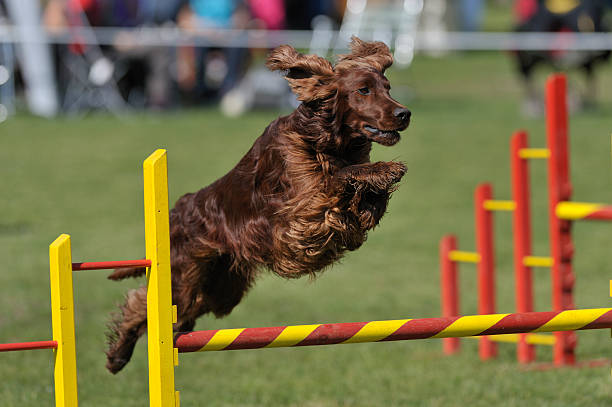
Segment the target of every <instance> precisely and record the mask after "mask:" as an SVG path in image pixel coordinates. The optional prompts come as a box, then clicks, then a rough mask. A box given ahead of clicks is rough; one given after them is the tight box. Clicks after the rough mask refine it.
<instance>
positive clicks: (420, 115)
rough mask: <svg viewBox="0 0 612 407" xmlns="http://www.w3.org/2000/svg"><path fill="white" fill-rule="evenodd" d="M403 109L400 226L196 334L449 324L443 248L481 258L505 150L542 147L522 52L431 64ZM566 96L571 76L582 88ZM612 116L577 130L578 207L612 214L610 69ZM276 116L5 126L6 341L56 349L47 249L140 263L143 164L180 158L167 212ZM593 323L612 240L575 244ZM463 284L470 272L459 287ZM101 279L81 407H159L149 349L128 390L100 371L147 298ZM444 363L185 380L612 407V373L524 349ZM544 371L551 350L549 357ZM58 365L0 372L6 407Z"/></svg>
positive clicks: (123, 378) (218, 393)
mask: <svg viewBox="0 0 612 407" xmlns="http://www.w3.org/2000/svg"><path fill="white" fill-rule="evenodd" d="M389 75H390V78H391V83H392V85H393V86H394V89H393V91H392V92H393V94H394V95H395V96H396V97H397V98H398V99H399V100H400V101H402V102H404V103H406V104H407V105H409V107H410V108H411V109H412V111H413V118H414V120H413V123H412V125H411V127H410V129H409V130H408V131H407V132H405V133H404V137H403V139H402V141H401V142H400V143H399V144H398V145H397V146H394V147H392V148H385V147H382V146H375V147H374V151H373V153H372V159H373V160H388V159H399V160H402V161H404V162H406V163H407V165H408V169H409V172H408V173H407V175H406V176H405V177H404V180H403V182H402V185H401V188H400V189H399V191H398V192H396V194H395V195H394V197H393V199H392V201H391V205H390V208H389V213H388V214H387V215H386V217H385V218H384V219H383V221H382V223H381V225H380V227H379V228H377V229H376V230H374V231H373V232H372V233H371V234H370V236H369V239H368V242H366V244H365V245H364V246H363V247H362V248H361V249H360V250H358V251H356V252H354V253H350V254H348V255H347V256H346V258H345V259H344V260H343V261H342V263H341V264H338V265H336V266H335V267H333V268H332V269H331V270H329V271H328V272H326V273H324V274H323V275H321V276H320V277H319V278H318V279H316V280H315V281H314V282H313V281H309V280H307V279H305V280H299V281H285V280H282V279H280V278H277V277H273V276H271V275H269V274H265V275H263V276H262V278H261V279H260V281H259V282H258V284H257V285H256V287H255V289H254V290H253V291H252V292H251V293H250V294H249V296H248V297H247V298H246V300H245V301H243V302H242V303H241V304H240V305H239V306H238V307H237V308H236V309H235V311H234V312H233V313H232V315H231V316H229V317H228V318H225V319H223V320H214V319H212V318H210V317H204V318H201V319H200V320H199V321H198V324H197V327H196V329H213V328H223V327H227V328H234V327H254V326H274V325H284V324H302V323H316V322H349V321H367V320H378V319H398V318H407V317H435V316H438V315H439V313H440V311H439V278H438V264H437V246H438V241H439V239H440V237H441V236H442V235H443V234H445V233H449V232H454V233H456V234H457V235H458V236H459V242H460V246H461V248H462V249H465V250H471V249H472V248H473V246H474V244H473V240H474V234H473V227H472V222H473V217H472V193H473V188H474V187H475V185H476V184H477V183H478V182H481V181H491V182H493V183H494V188H495V194H496V196H497V197H499V198H501V199H504V198H505V199H507V198H509V195H510V189H509V161H508V159H509V157H508V156H509V153H508V144H509V137H510V135H511V133H512V131H513V130H515V129H519V128H524V129H527V130H528V131H529V132H530V134H531V141H532V145H533V146H543V144H544V122H543V120H542V119H527V118H524V117H523V116H521V115H520V108H519V104H520V103H519V102H520V92H519V89H518V87H517V85H516V81H515V77H514V74H513V72H512V70H511V65H510V61H509V57H508V55H505V54H493V53H472V54H463V55H451V56H447V57H445V58H442V59H432V58H428V57H420V58H418V59H417V60H416V62H415V63H414V65H413V66H412V67H411V68H410V69H408V70H402V71H399V70H393V71H390V73H389ZM571 83H572V84H575V83H576V78H572V80H571ZM600 89H601V92H600V99H601V105H600V107H599V108H598V109H597V110H593V111H590V112H586V113H577V114H575V115H573V116H572V117H571V123H570V124H571V160H572V163H571V175H572V179H573V183H574V197H575V199H576V200H582V201H601V202H611V201H612V188H611V187H612V183H611V172H610V133H611V132H612V119H611V117H612V115H611V113H612V95H611V94H610V93H609V92H605V89H608V90H609V89H612V69H610V67H607V68H605V69H604V71H603V72H602V78H601V86H600ZM278 114H279V112H255V113H251V114H248V115H246V116H244V117H241V118H240V119H226V118H223V117H222V116H221V115H220V113H219V111H217V110H215V109H210V110H198V111H185V112H180V113H174V114H156V115H144V114H143V115H134V116H128V117H126V118H116V117H112V116H107V115H93V116H90V117H85V118H78V119H69V118H63V119H58V120H53V121H47V120H42V119H38V118H32V117H28V116H17V117H14V118H11V119H10V120H9V121H7V122H5V123H3V124H2V125H1V126H0V137H2V141H3V143H2V146H3V148H2V149H0V174H1V179H2V182H1V183H0V185H1V186H2V195H1V196H2V199H0V213H1V214H2V215H1V217H0V257H1V258H2V259H3V261H2V266H1V268H0V292H1V295H0V309H2V313H0V342H11V341H21V340H42V339H47V338H50V337H51V325H50V318H51V315H50V311H49V303H50V299H49V277H48V258H47V253H48V245H49V243H50V242H52V241H53V240H54V239H55V238H56V237H57V236H58V235H59V234H60V233H69V234H71V236H72V247H73V256H74V261H84V260H92V261H93V260H109V259H129V258H138V257H141V256H142V255H143V254H144V242H143V209H142V207H143V204H142V186H141V182H142V180H141V168H142V160H143V159H144V158H145V157H146V156H147V155H148V154H149V153H151V152H152V151H153V150H154V149H155V148H158V147H164V148H167V149H168V152H169V153H168V154H169V180H170V200H171V202H174V201H175V200H176V199H177V198H178V197H179V196H180V195H182V194H183V193H185V192H188V191H194V190H196V189H198V188H200V187H202V186H204V185H207V184H208V183H210V182H211V181H213V180H214V179H216V178H217V177H219V176H221V175H223V174H224V173H225V172H226V171H228V170H229V169H230V168H231V167H232V166H233V165H234V164H235V163H236V162H237V160H238V159H239V158H240V157H241V156H242V155H243V154H244V153H245V152H246V151H247V150H248V148H249V147H250V145H251V144H252V142H253V140H254V139H255V138H256V137H257V136H258V135H259V134H260V133H261V131H262V130H263V128H264V127H265V126H266V125H267V124H268V123H269V121H270V120H272V119H273V118H275V117H276V116H277V115H278ZM532 169H533V171H532V185H533V189H534V193H533V199H534V203H533V212H534V220H533V221H534V222H533V223H534V229H535V239H534V240H535V253H536V254H538V255H546V253H547V251H548V240H547V233H546V229H547V220H546V206H545V205H546V191H545V177H546V172H545V168H544V164H543V163H540V162H536V163H534V165H533V166H532ZM495 227H496V235H497V240H496V255H497V266H498V280H497V288H498V310H499V311H500V312H511V311H512V310H513V309H514V305H513V290H514V286H513V282H512V274H513V270H512V259H511V254H512V251H511V250H512V247H511V246H512V241H511V224H510V218H509V216H508V215H505V214H501V215H500V216H498V217H497V219H496V222H495ZM574 232H575V233H574V236H575V244H576V257H575V272H576V276H577V285H576V298H577V305H578V306H579V307H606V306H609V305H610V304H612V299H610V298H609V294H608V280H609V279H610V278H612V265H610V260H611V259H612V258H611V256H610V246H611V243H612V229H610V225H606V224H595V223H591V224H579V225H576V227H575V229H574ZM463 270H464V271H465V272H464V273H462V277H461V285H462V287H461V288H462V304H461V306H462V311H463V312H464V313H468V314H469V313H475V311H476V298H475V288H476V285H475V279H474V273H473V272H472V268H471V267H470V266H466V267H464V268H463ZM463 270H462V271H463ZM106 274H107V273H105V272H87V273H85V272H84V273H82V274H81V273H78V274H76V275H75V292H76V327H77V328H76V331H77V333H76V334H77V360H78V380H79V398H80V401H81V405H83V406H126V407H128V406H145V405H147V403H148V399H147V362H146V341H143V342H142V343H140V344H139V346H138V347H137V350H136V353H135V355H134V358H133V360H132V362H131V363H130V364H129V365H128V366H127V367H126V369H125V370H124V371H122V372H121V373H120V374H119V375H117V376H113V375H111V374H109V373H108V372H107V371H106V370H105V369H104V362H105V358H104V352H103V351H104V348H105V337H104V332H105V324H106V322H107V321H108V315H109V313H111V312H112V311H113V310H114V309H115V306H116V304H117V303H119V302H120V301H121V300H122V296H123V293H124V292H125V291H126V290H127V289H128V288H130V287H134V286H136V285H138V284H140V283H141V282H139V281H131V282H123V283H113V282H109V281H107V280H106V279H105V275H106ZM549 287H550V283H549V275H548V272H547V271H541V272H538V273H537V276H536V291H537V299H536V307H537V310H541V311H544V310H549V309H550V289H549ZM463 343H464V347H463V353H462V354H461V355H459V356H456V357H445V356H443V354H442V351H441V343H440V341H438V340H431V341H413V342H397V343H385V344H356V345H350V346H335V347H315V348H298V349H279V350H262V351H241V352H219V353H207V354H187V355H184V356H182V357H181V364H180V366H179V367H178V368H177V370H176V372H177V373H176V383H177V389H178V390H180V391H181V399H182V405H184V406H204V405H206V406H211V407H212V406H307V407H319V406H320V407H331V406H467V405H470V406H490V405H494V404H495V405H500V406H603V405H609V404H610V403H611V402H612V385H611V379H610V373H609V367H601V368H594V369H560V370H549V371H524V370H523V369H521V368H520V367H519V366H517V364H516V362H515V356H514V352H515V350H514V346H513V345H500V357H499V359H498V360H496V361H492V362H488V363H481V362H480V361H478V359H477V351H476V346H477V344H476V341H469V340H468V341H464V342H463ZM611 354H612V341H611V340H610V335H609V332H604V331H590V332H582V333H579V345H578V355H579V358H580V359H593V358H599V357H609V356H610V355H611ZM538 356H539V358H540V359H541V360H542V361H549V360H550V358H551V351H550V349H542V350H538ZM52 367H53V356H52V353H51V352H50V351H34V352H19V353H5V354H2V355H0V405H1V406H6V407H10V406H19V407H26V406H50V405H52V400H53V386H52V379H53V376H52Z"/></svg>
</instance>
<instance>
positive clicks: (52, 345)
mask: <svg viewBox="0 0 612 407" xmlns="http://www.w3.org/2000/svg"><path fill="white" fill-rule="evenodd" d="M34 349H57V342H56V341H37V342H15V343H0V352H14V351H19V350H34Z"/></svg>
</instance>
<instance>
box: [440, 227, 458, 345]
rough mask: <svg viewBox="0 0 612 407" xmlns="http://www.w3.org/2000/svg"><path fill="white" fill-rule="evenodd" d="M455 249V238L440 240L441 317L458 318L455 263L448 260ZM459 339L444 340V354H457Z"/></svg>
mask: <svg viewBox="0 0 612 407" xmlns="http://www.w3.org/2000/svg"><path fill="white" fill-rule="evenodd" d="M456 249H457V238H456V237H455V236H454V235H446V236H444V237H442V239H440V287H441V290H442V293H441V294H442V297H441V298H442V317H444V318H449V317H456V316H459V288H458V286H457V263H456V262H454V261H452V260H451V259H450V252H451V251H453V250H456ZM459 340H460V339H459V338H444V339H443V340H442V346H443V349H444V353H445V354H447V355H452V354H454V353H457V352H459V347H460V345H461V343H460V342H459Z"/></svg>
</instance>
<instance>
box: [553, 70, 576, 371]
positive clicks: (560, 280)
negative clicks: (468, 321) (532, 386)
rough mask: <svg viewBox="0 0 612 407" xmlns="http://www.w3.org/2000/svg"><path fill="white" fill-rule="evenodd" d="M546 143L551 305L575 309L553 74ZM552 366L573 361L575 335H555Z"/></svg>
mask: <svg viewBox="0 0 612 407" xmlns="http://www.w3.org/2000/svg"><path fill="white" fill-rule="evenodd" d="M546 141H547V144H548V149H549V150H550V158H549V160H548V193H549V204H548V210H549V222H550V224H549V227H550V246H551V257H552V258H553V266H552V306H553V310H555V311H563V310H568V309H573V308H574V297H573V290H574V281H575V277H574V274H573V272H572V258H573V252H574V249H573V244H572V235H571V222H570V221H567V220H563V219H559V217H558V216H557V215H556V207H557V205H558V204H559V202H562V201H569V200H570V198H571V195H572V185H571V183H570V179H569V154H568V148H567V142H568V117H567V103H566V79H565V76H564V75H561V74H557V75H552V76H551V77H550V78H549V79H548V80H547V82H546ZM555 338H556V342H555V346H554V351H553V354H554V364H555V365H557V366H560V365H572V364H574V363H575V362H576V357H575V348H576V334H575V333H573V332H555Z"/></svg>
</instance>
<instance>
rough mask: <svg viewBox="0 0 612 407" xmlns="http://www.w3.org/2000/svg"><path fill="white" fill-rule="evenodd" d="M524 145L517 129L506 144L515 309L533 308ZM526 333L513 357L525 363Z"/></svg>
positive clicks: (530, 351)
mask: <svg viewBox="0 0 612 407" xmlns="http://www.w3.org/2000/svg"><path fill="white" fill-rule="evenodd" d="M524 148H527V133H526V132H524V131H518V132H516V133H514V135H513V136H512V140H511V143H510V163H511V167H512V200H513V201H514V203H515V205H516V206H515V209H514V212H513V216H512V227H513V229H514V233H513V235H514V236H513V238H514V279H515V284H516V285H515V298H516V312H519V313H523V312H532V311H533V280H532V276H531V267H528V266H526V265H525V263H524V259H525V257H527V256H530V255H531V250H532V245H531V213H530V196H529V191H530V188H529V185H530V184H529V164H528V161H527V160H526V159H524V158H522V157H521V156H520V151H521V149H524ZM525 338H526V335H525V334H520V335H519V342H518V348H517V358H518V361H519V363H529V362H532V361H533V360H534V359H535V346H534V345H530V344H528V343H527V342H526V341H525Z"/></svg>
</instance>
